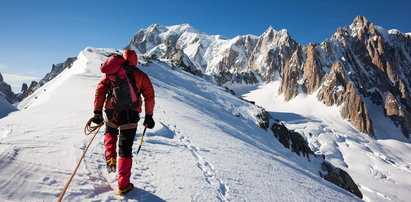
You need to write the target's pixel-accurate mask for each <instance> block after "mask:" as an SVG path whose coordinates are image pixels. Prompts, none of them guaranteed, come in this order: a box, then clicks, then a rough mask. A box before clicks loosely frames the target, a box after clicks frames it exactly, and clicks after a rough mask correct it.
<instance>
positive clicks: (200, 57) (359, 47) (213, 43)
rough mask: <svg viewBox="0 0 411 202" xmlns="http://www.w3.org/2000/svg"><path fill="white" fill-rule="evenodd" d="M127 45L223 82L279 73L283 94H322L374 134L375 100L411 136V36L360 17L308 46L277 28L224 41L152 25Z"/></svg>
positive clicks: (186, 27) (276, 76)
mask: <svg viewBox="0 0 411 202" xmlns="http://www.w3.org/2000/svg"><path fill="white" fill-rule="evenodd" d="M127 48H132V49H136V50H137V51H138V52H139V53H140V54H144V55H146V56H148V57H151V58H158V59H160V60H163V61H165V62H169V63H173V64H174V66H176V64H180V63H183V64H186V65H185V67H184V65H182V67H183V69H185V70H186V71H189V72H192V73H194V74H197V75H200V73H201V75H203V74H205V75H209V76H211V78H212V80H213V81H215V82H216V83H217V84H219V85H222V86H231V85H233V84H235V85H248V84H256V83H263V82H271V81H274V80H277V79H279V80H281V86H280V89H279V93H283V94H284V97H285V99H286V100H290V99H293V98H294V97H295V96H297V95H298V94H299V93H306V94H312V93H317V98H318V99H319V100H320V101H322V102H323V103H325V104H326V105H329V106H331V105H337V106H341V116H342V117H344V118H346V119H348V120H349V121H350V122H351V123H352V124H353V125H354V126H355V127H356V128H357V129H358V130H359V131H361V132H364V133H367V134H368V135H370V136H374V135H375V131H374V128H373V124H378V123H373V117H371V116H370V112H369V105H370V104H374V105H377V106H379V110H380V111H381V112H382V113H385V115H386V116H387V117H389V118H390V119H391V120H392V122H393V124H394V125H396V126H397V127H399V128H401V130H402V132H403V134H404V135H405V136H406V137H408V136H409V134H411V115H410V114H411V97H410V91H411V69H410V68H409V67H410V66H411V35H409V34H403V33H401V32H399V31H397V30H389V31H387V30H384V29H383V28H381V27H378V26H375V25H374V24H373V23H370V22H368V21H367V19H365V18H364V17H362V16H359V17H357V18H355V19H354V21H353V23H352V24H351V25H350V26H347V27H343V28H338V29H337V32H336V33H335V34H334V35H333V36H332V37H331V38H330V39H327V40H325V41H324V42H322V43H319V44H309V45H305V46H301V45H300V44H298V43H297V42H295V41H294V40H293V39H292V38H291V36H290V35H289V33H288V32H287V31H286V30H281V31H276V30H274V29H273V28H272V27H269V28H268V29H267V30H266V31H265V32H264V33H263V34H262V35H261V36H259V37H257V36H250V35H246V36H238V37H235V38H233V39H226V38H224V37H221V36H210V35H207V34H205V33H202V32H200V31H198V30H196V29H194V28H192V27H191V26H189V25H177V26H171V27H166V26H161V25H152V26H150V27H149V28H148V29H145V30H140V31H139V32H138V33H137V34H136V35H135V36H134V37H133V39H132V40H131V41H130V43H129V44H128V46H127ZM177 56H178V57H177ZM183 56H184V57H183ZM178 60H180V61H181V62H178ZM183 60H184V61H183ZM187 60H189V61H187ZM187 64H189V65H188V66H189V68H187ZM177 66H178V65H177Z"/></svg>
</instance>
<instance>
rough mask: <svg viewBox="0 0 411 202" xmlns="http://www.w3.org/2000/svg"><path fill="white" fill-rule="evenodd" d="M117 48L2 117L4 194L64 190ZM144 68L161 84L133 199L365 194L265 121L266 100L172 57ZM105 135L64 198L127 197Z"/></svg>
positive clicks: (28, 196)
mask: <svg viewBox="0 0 411 202" xmlns="http://www.w3.org/2000/svg"><path fill="white" fill-rule="evenodd" d="M113 51H114V50H111V49H94V48H86V49H85V50H84V51H82V52H81V53H80V54H79V56H78V60H77V61H76V62H75V63H74V64H73V67H72V68H70V69H66V70H64V71H63V72H62V73H61V74H60V75H59V76H58V77H56V78H55V79H53V80H52V81H50V82H48V83H46V84H45V85H44V86H42V87H41V88H40V89H38V90H37V91H36V92H35V93H34V94H32V95H31V96H30V97H28V98H27V99H25V100H24V101H22V102H21V103H20V104H19V106H18V107H19V109H20V110H21V111H18V112H15V113H12V114H10V115H9V116H7V117H5V118H3V119H0V159H1V160H0V161H1V163H0V200H1V201H53V200H56V199H57V197H58V196H59V194H60V191H61V189H62V188H63V186H64V184H65V183H66V181H67V180H68V178H69V176H70V173H71V171H72V170H73V169H74V167H75V164H76V162H77V160H78V159H79V157H80V156H81V154H82V152H83V149H84V148H85V147H86V145H87V143H88V141H89V140H90V138H91V136H85V135H84V134H83V127H84V124H85V122H86V121H87V120H88V119H89V118H90V116H92V110H93V98H94V90H95V87H96V84H97V82H98V81H99V79H100V76H101V74H100V73H99V69H98V67H99V65H100V63H101V62H102V61H103V60H104V59H105V57H104V55H105V54H107V53H109V52H113ZM142 70H143V71H145V72H146V73H147V74H148V75H149V76H150V77H151V79H152V82H153V85H154V87H155V91H156V108H155V115H154V118H155V120H156V127H155V128H154V129H152V130H148V132H147V137H146V138H145V142H144V145H143V147H142V150H141V152H140V154H139V155H138V156H134V157H133V164H134V165H133V170H132V177H131V178H132V179H131V181H132V182H133V183H134V184H135V186H136V187H137V189H136V190H135V191H133V192H131V193H130V194H129V195H128V197H126V198H125V199H126V200H128V201H164V200H165V201H318V200H320V201H358V200H359V199H358V198H356V197H355V196H353V195H352V194H350V193H348V192H346V191H345V190H342V189H340V188H339V187H337V186H335V185H333V184H330V183H329V182H327V181H325V180H323V179H322V178H320V177H318V176H317V175H318V174H317V173H314V172H318V170H319V164H318V163H317V162H316V160H315V159H313V160H312V162H308V161H307V160H306V158H304V157H299V156H297V155H295V154H294V153H291V152H290V151H289V150H288V149H285V148H284V147H283V146H282V145H281V144H280V143H279V142H278V141H277V140H276V139H275V138H274V137H273V136H272V134H271V133H270V132H266V131H265V130H263V129H261V128H259V127H257V125H256V122H257V120H256V118H255V115H256V114H257V113H258V112H259V111H260V109H259V108H258V107H256V106H254V105H251V104H249V103H247V102H244V101H241V100H240V99H238V98H236V97H234V96H232V95H231V94H229V93H226V92H225V91H224V90H223V89H222V88H220V87H216V86H214V85H212V84H210V83H208V82H206V81H204V80H203V79H201V78H198V77H195V76H192V75H191V74H188V73H185V72H182V71H181V70H179V69H173V68H171V67H169V66H168V65H166V64H164V63H160V62H153V63H152V64H151V65H150V66H149V67H143V68H142ZM141 116H144V114H142V115H141ZM142 118H143V117H142ZM141 131H142V128H139V130H138V134H141ZM103 139H104V138H103V132H100V134H98V135H97V138H96V139H95V141H94V142H93V143H92V145H91V147H90V149H89V151H88V153H87V154H86V157H85V159H84V161H83V162H82V165H81V166H80V168H79V170H78V172H77V175H76V176H75V178H74V180H73V181H72V183H71V185H70V187H69V189H68V191H67V192H66V195H65V198H64V200H66V201H111V200H120V199H123V198H122V197H119V196H114V193H115V190H116V189H117V183H116V176H115V174H113V173H112V174H108V173H107V172H106V168H105V162H104V157H103V154H104V149H103ZM138 141H139V139H138V138H136V140H135V148H137V144H138Z"/></svg>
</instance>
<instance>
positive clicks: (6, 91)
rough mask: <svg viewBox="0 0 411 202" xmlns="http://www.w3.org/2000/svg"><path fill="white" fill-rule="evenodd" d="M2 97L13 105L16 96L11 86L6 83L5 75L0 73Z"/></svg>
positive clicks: (0, 92)
mask: <svg viewBox="0 0 411 202" xmlns="http://www.w3.org/2000/svg"><path fill="white" fill-rule="evenodd" d="M0 96H2V97H4V98H5V99H6V100H7V101H8V102H10V103H13V100H14V97H15V96H16V95H15V94H14V93H13V91H12V90H11V86H10V85H9V84H7V83H6V82H4V80H3V75H1V73H0Z"/></svg>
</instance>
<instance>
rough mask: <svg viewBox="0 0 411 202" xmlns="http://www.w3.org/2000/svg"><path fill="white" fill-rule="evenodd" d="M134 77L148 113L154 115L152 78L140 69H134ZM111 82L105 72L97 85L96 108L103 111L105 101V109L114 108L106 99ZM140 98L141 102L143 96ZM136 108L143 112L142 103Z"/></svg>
mask: <svg viewBox="0 0 411 202" xmlns="http://www.w3.org/2000/svg"><path fill="white" fill-rule="evenodd" d="M134 79H135V81H136V85H137V89H138V93H139V94H140V95H143V97H144V104H145V105H144V106H145V111H146V114H147V115H153V112H154V105H155V100H154V88H153V85H152V84H151V81H150V78H148V76H147V74H145V73H144V72H142V71H141V70H140V69H137V70H136V71H134ZM109 83H110V80H109V79H108V78H107V76H106V74H103V76H102V77H101V80H100V82H99V83H98V85H97V89H96V94H95V97H94V110H98V111H102V110H103V105H104V102H105V103H106V104H105V109H113V107H112V106H111V104H110V101H109V100H106V97H107V93H108V92H109V88H110V87H109ZM138 99H139V101H140V103H141V96H138ZM134 110H136V111H138V112H140V113H141V104H140V106H139V107H138V108H135V109H134Z"/></svg>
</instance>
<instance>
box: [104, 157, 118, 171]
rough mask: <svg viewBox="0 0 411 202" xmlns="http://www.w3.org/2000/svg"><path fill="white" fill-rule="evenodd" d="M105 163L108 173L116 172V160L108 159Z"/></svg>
mask: <svg viewBox="0 0 411 202" xmlns="http://www.w3.org/2000/svg"><path fill="white" fill-rule="evenodd" d="M106 163H107V171H108V173H111V172H116V159H115V158H109V159H108V160H106Z"/></svg>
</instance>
